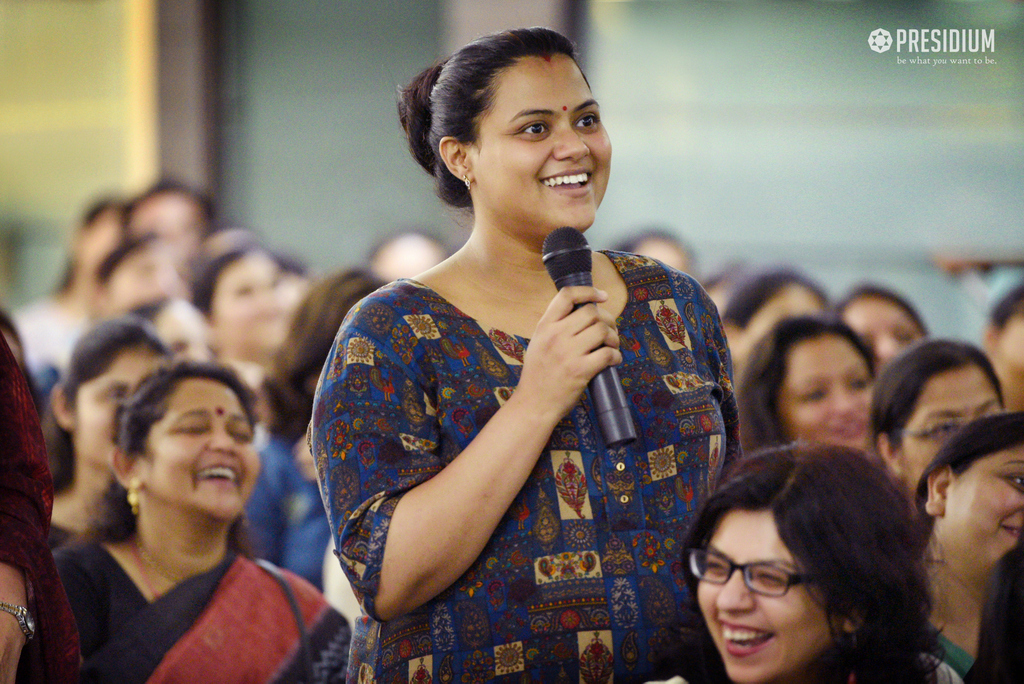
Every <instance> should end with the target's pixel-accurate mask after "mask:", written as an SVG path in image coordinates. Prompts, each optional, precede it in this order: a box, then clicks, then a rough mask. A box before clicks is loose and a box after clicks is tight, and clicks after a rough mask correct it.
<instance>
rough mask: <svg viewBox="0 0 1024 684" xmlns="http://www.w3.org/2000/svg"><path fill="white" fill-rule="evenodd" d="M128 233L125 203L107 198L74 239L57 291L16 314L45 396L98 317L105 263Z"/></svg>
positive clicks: (95, 207)
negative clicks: (102, 272) (99, 272)
mask: <svg viewBox="0 0 1024 684" xmlns="http://www.w3.org/2000/svg"><path fill="white" fill-rule="evenodd" d="M123 234H124V205H123V204H122V203H121V201H120V200H117V199H113V198H103V199H100V200H98V201H97V202H96V203H95V204H93V205H92V206H91V207H89V208H88V209H87V210H86V211H85V214H84V215H83V217H82V220H81V221H80V222H79V224H78V225H77V226H76V227H75V229H74V231H73V232H72V236H71V247H70V250H69V251H70V255H69V257H68V263H67V266H66V267H65V268H64V274H63V275H62V276H61V278H60V283H59V285H58V286H57V290H56V291H55V292H54V293H53V294H52V295H50V296H49V297H45V298H43V299H41V300H39V301H35V302H31V303H29V304H27V305H26V306H24V307H22V308H21V309H18V310H17V311H16V312H15V315H14V318H15V323H16V324H17V326H18V332H19V334H20V335H21V337H22V340H24V342H25V361H26V363H27V365H28V368H29V370H30V371H31V372H32V374H33V375H34V376H35V378H36V380H37V383H38V384H39V386H40V387H41V388H42V390H43V393H44V394H45V393H47V392H49V388H50V387H52V386H53V383H54V382H55V381H56V377H57V375H58V374H59V373H60V371H62V370H63V369H64V367H65V365H67V362H68V358H69V357H70V355H71V348H72V347H73V346H74V344H75V340H77V339H78V336H79V335H81V334H82V331H83V330H84V328H85V327H86V326H87V325H88V324H89V323H90V322H91V321H93V320H94V319H95V318H96V316H97V315H98V307H99V287H100V284H99V281H98V278H97V271H98V270H99V267H100V264H102V263H103V261H104V260H105V259H106V258H107V255H109V254H110V253H111V252H112V251H113V250H114V248H115V247H116V246H117V245H118V244H119V243H120V241H121V237H122V235H123Z"/></svg>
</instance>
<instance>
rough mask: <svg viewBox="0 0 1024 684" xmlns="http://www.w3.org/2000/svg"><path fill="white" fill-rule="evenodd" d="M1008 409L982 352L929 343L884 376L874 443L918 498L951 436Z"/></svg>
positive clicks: (874, 411) (874, 401)
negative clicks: (925, 476)
mask: <svg viewBox="0 0 1024 684" xmlns="http://www.w3.org/2000/svg"><path fill="white" fill-rule="evenodd" d="M1002 408H1003V397H1002V394H1001V392H1000V388H999V379H998V378H997V377H996V374H995V371H994V370H993V369H992V364H991V363H989V360H988V358H986V357H985V354H984V353H983V352H982V351H981V350H980V349H978V348H977V347H975V346H973V345H970V344H967V343H966V342H957V341H955V340H926V341H923V342H919V343H917V344H915V345H913V346H911V347H909V348H908V349H906V350H905V351H904V352H902V353H901V354H899V355H898V356H896V357H895V359H894V360H893V363H890V364H889V365H888V366H886V367H885V368H884V369H882V372H881V373H880V374H879V376H878V379H877V381H876V382H875V389H874V391H873V393H872V397H871V433H872V443H873V445H874V447H875V449H876V452H877V453H878V455H879V456H880V457H881V458H882V461H883V462H884V463H885V465H886V467H887V468H888V469H889V472H891V473H892V475H893V476H894V477H895V478H896V479H897V480H899V482H900V483H901V485H902V486H903V488H904V490H905V491H906V493H907V496H909V497H912V496H913V495H914V492H915V491H916V490H917V483H918V481H919V480H920V479H921V474H922V473H924V471H925V468H927V467H928V465H929V464H930V463H931V462H932V459H934V458H935V454H937V453H938V451H939V448H940V447H941V446H942V445H943V444H944V443H945V442H946V440H948V439H949V438H950V436H952V435H953V434H954V433H956V432H957V431H958V430H959V429H960V428H962V427H963V426H964V425H965V424H967V423H968V422H970V421H971V420H974V419H975V418H979V417H981V416H984V415H988V414H991V413H995V412H998V411H1001V410H1002Z"/></svg>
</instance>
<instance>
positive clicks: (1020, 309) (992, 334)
mask: <svg viewBox="0 0 1024 684" xmlns="http://www.w3.org/2000/svg"><path fill="white" fill-rule="evenodd" d="M985 351H986V352H987V353H988V356H989V358H990V359H991V360H992V365H993V366H994V367H995V369H996V373H997V374H998V375H999V381H1000V382H1001V383H1002V386H1003V398H1004V399H1005V401H1006V408H1007V409H1009V410H1011V411H1024V282H1022V283H1021V284H1020V285H1018V286H1017V287H1015V288H1013V289H1012V290H1010V291H1009V292H1007V293H1006V294H1005V295H1003V297H1002V298H1001V299H1000V300H999V301H998V302H996V305H995V306H994V307H993V308H992V315H991V316H990V319H989V325H988V327H987V328H986V330H985Z"/></svg>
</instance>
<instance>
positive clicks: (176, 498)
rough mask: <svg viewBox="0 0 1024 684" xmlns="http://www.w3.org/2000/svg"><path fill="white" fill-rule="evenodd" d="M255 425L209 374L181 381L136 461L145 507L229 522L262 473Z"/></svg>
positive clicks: (142, 509)
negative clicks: (256, 444) (256, 448)
mask: <svg viewBox="0 0 1024 684" xmlns="http://www.w3.org/2000/svg"><path fill="white" fill-rule="evenodd" d="M252 440H253V427H252V425H251V424H250V423H249V419H248V418H247V417H246V414H245V411H244V409H243V408H242V403H241V402H240V401H239V399H238V397H237V396H236V395H235V393H234V392H233V391H232V390H231V389H230V388H229V387H228V386H226V385H224V384H222V383H220V382H217V381H216V380H210V379H207V378H188V379H185V380H182V381H181V382H180V383H179V384H178V386H177V387H176V388H175V389H174V391H173V392H172V393H171V394H170V396H168V398H167V410H166V412H165V413H164V416H163V417H162V418H161V419H160V420H158V421H157V422H156V423H154V424H153V426H152V427H151V428H150V431H149V437H148V439H147V441H146V444H147V449H146V453H145V454H144V455H143V456H141V457H140V458H138V459H137V460H136V461H135V463H134V466H133V472H132V473H131V474H132V476H134V477H137V478H138V479H139V483H140V489H139V507H140V515H145V514H146V511H147V510H148V511H156V510H162V511H165V512H167V511H169V512H170V513H171V514H177V515H187V516H197V517H200V518H202V519H205V520H211V521H215V522H218V523H224V524H225V525H230V524H231V523H232V522H234V520H235V519H236V518H238V516H239V515H241V514H242V510H243V507H244V506H245V502H246V500H247V499H248V498H249V495H250V494H251V493H252V488H253V485H254V484H255V482H256V476H257V474H258V473H259V466H260V463H259V456H258V455H257V454H256V450H255V448H254V447H253V444H252Z"/></svg>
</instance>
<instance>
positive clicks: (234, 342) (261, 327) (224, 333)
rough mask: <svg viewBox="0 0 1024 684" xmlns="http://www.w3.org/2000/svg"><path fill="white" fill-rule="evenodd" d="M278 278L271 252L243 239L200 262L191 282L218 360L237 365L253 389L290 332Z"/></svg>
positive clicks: (276, 267) (275, 263) (260, 381)
mask: <svg viewBox="0 0 1024 684" xmlns="http://www.w3.org/2000/svg"><path fill="white" fill-rule="evenodd" d="M280 277H281V270H280V267H279V266H278V264H277V261H276V260H275V259H274V257H273V256H272V255H271V254H270V253H269V252H267V251H266V250H265V249H264V248H263V247H261V246H259V245H257V244H255V243H251V242H250V243H244V242H239V243H238V244H237V245H234V246H232V247H230V248H228V249H227V250H226V251H223V252H218V253H215V254H214V255H213V256H212V257H210V258H208V259H206V260H204V261H202V262H201V263H200V264H199V265H198V267H197V270H196V278H195V280H194V281H193V285H192V303H193V304H195V306H196V308H197V309H199V310H200V311H201V312H202V313H203V315H204V316H206V320H207V322H208V323H209V326H210V344H211V346H212V347H213V351H214V353H215V355H216V357H217V360H218V361H220V362H222V363H225V364H227V365H228V366H231V367H232V368H234V369H235V371H236V372H238V373H239V374H240V375H241V376H242V378H243V379H244V380H245V381H246V382H247V383H249V386H250V387H252V388H253V389H257V388H259V387H260V386H261V385H262V384H263V379H264V377H265V375H266V372H267V370H268V369H269V368H270V364H271V362H272V361H273V358H274V354H276V353H277V351H278V349H279V348H280V347H281V343H282V342H284V338H285V335H286V334H287V332H288V317H287V311H286V310H285V303H284V301H283V298H282V297H281V296H280V293H279V291H278V282H279V280H280Z"/></svg>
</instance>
